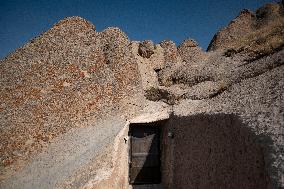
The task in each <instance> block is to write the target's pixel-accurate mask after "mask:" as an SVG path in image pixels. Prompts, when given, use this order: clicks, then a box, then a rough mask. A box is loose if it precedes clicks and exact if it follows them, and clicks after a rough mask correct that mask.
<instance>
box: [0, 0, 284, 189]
mask: <svg viewBox="0 0 284 189" xmlns="http://www.w3.org/2000/svg"><path fill="white" fill-rule="evenodd" d="M283 31H284V8H283V2H281V3H274V4H267V5H265V6H263V7H261V8H260V9H258V10H257V11H256V12H255V13H253V12H251V11H248V10H243V11H241V13H240V15H239V16H238V17H236V18H235V19H234V20H233V21H232V22H231V23H229V25H228V26H227V27H225V28H223V29H221V30H220V31H219V32H217V33H216V35H215V36H214V38H213V39H212V41H211V43H210V45H209V47H208V52H205V51H203V50H202V49H201V48H200V47H199V46H198V44H197V42H196V41H194V40H193V39H187V40H185V41H184V42H183V43H182V44H181V45H179V46H178V47H177V46H176V45H175V43H174V42H172V41H162V42H161V43H160V44H154V43H153V42H152V41H150V40H145V41H143V42H138V41H130V40H129V39H128V37H127V36H126V35H125V34H124V33H123V32H122V31H121V30H120V29H118V28H108V29H106V30H104V31H102V32H97V31H96V29H95V26H94V25H92V24H91V23H89V22H88V21H86V20H84V19H82V18H80V17H69V18H66V19H64V20H61V21H59V22H58V23H57V24H55V25H54V26H53V27H52V28H51V29H50V30H48V31H47V32H45V33H43V34H41V35H40V36H39V37H37V38H35V39H33V40H31V41H30V42H29V43H27V44H26V45H24V46H23V47H21V48H19V49H17V50H16V51H15V52H13V53H11V54H10V55H8V56H7V57H6V58H4V59H3V60H1V61H0V73H1V77H0V85H1V89H0V90H1V92H0V99H1V102H0V103H1V104H0V133H1V135H0V137H1V138H0V158H1V159H0V160H1V162H0V164H1V165H0V183H1V184H0V186H1V188H2V187H3V188H31V187H43V188H56V187H57V188H80V187H83V186H85V188H88V187H89V188H92V187H93V186H95V185H97V184H98V183H97V182H99V181H101V180H102V179H103V178H105V177H107V175H111V173H106V172H103V173H101V172H99V171H97V170H99V169H98V167H104V166H105V167H108V166H109V165H108V164H107V163H102V162H107V161H112V159H111V158H109V156H108V154H111V153H112V150H110V149H111V145H112V142H113V140H114V135H115V134H117V132H118V131H119V130H120V129H122V128H123V125H124V123H126V121H127V120H129V119H132V118H134V117H135V116H139V115H141V114H145V113H147V114H152V115H156V114H155V113H157V112H158V113H159V111H161V112H163V111H164V110H166V111H169V112H170V114H171V115H174V116H176V117H188V118H189V120H190V119H192V120H193V122H194V121H196V120H195V117H196V115H197V114H198V115H197V117H198V119H200V120H201V121H202V119H203V117H202V116H205V117H204V119H205V120H207V117H206V115H210V116H211V117H213V118H214V117H215V114H222V115H223V114H224V115H234V116H236V115H237V116H238V119H240V122H242V123H241V125H245V126H243V127H246V129H248V130H249V131H250V132H252V133H253V135H255V136H256V138H257V140H256V142H257V144H259V145H260V146H261V147H260V148H261V150H259V151H261V153H262V151H263V154H262V155H263V158H262V155H261V156H259V157H257V159H264V160H263V161H264V163H263V164H265V166H264V167H265V175H268V176H267V177H265V179H266V180H265V181H263V182H261V183H264V184H262V185H263V187H264V188H281V187H284V168H283V164H284V159H283V152H284V141H283V138H284V129H283V127H284V119H283V117H284V113H283V112H284V111H283V107H284V96H283V94H284V67H283V63H284V50H283V46H284V33H283ZM200 115H201V117H200ZM212 115H213V116H212ZM217 117H218V116H217ZM225 117H226V119H227V117H228V116H225ZM211 119H212V118H210V120H211ZM214 119H215V118H214ZM175 120H179V118H175ZM185 120H187V118H186V119H185ZM228 120H230V118H228ZM196 122H197V123H199V121H196ZM181 125H184V127H186V125H187V123H185V122H184V123H181ZM212 127H213V128H214V124H213V123H212ZM216 127H217V126H216ZM204 128H207V126H204ZM218 128H219V126H218ZM208 129H209V128H208ZM177 130H179V128H177ZM188 130H190V129H188ZM197 130H200V132H202V129H201V128H200V129H197ZM219 130H220V128H219ZM179 132H180V131H179ZM191 132H192V131H191ZM228 132H229V131H228ZM229 133H231V134H232V135H234V134H235V133H232V132H229ZM188 136H191V135H188ZM202 136H203V135H202ZM210 136H211V135H210ZM100 137H101V139H104V140H100ZM196 137H198V135H196ZM211 137H212V136H211ZM234 137H235V138H237V139H238V140H243V139H239V138H238V137H239V136H238V135H237V134H236V136H235V135H234ZM213 138H214V137H213ZM228 138H229V136H228ZM225 139H226V138H225ZM185 140H187V139H185ZM67 141H69V142H67ZM254 142H255V141H253V142H252V141H249V142H248V143H246V142H244V143H246V144H248V146H249V145H251V144H254ZM107 145H110V147H108V148H106V149H107V150H104V147H105V146H107ZM100 146H103V147H102V148H98V150H97V151H96V152H94V149H95V148H97V147H100ZM59 147H60V148H59ZM116 148H117V147H116ZM80 149H81V150H80ZM82 149H84V150H82ZM65 150H66V151H65ZM116 151H117V150H116ZM71 152H72V153H71ZM79 152H80V153H79ZM98 154H100V155H98ZM247 154H250V152H247ZM104 155H105V156H104ZM238 156H239V154H238ZM82 157H85V159H84V158H82ZM97 157H98V158H99V160H101V161H99V162H98V159H96V158H97ZM104 157H105V158H104ZM240 157H245V158H249V157H248V156H245V155H244V156H240ZM62 158H63V159H62ZM117 158H119V157H117ZM121 158H122V157H121ZM82 159H83V160H82ZM93 159H95V160H94V161H93ZM61 161H66V163H65V164H64V163H62V162H61ZM88 161H91V162H92V163H91V164H90V165H91V166H89V167H88V166H87V165H89V164H88V163H86V162H88ZM224 161H227V160H224ZM59 162H61V163H59ZM118 162H119V161H118ZM248 162H250V160H248ZM89 163H90V162H89ZM62 164H64V166H62ZM228 164H229V163H228ZM115 165H116V164H112V166H115ZM35 167H41V168H42V170H37V169H36V170H34V169H35ZM90 167H91V168H90ZM90 169H92V170H91V171H90ZM31 170H32V171H31ZM244 170H250V169H249V168H247V169H244ZM109 172H111V171H109ZM205 172H206V171H205ZM116 174H118V173H116ZM194 174H195V173H194ZM200 174H201V173H200ZM229 174H234V173H231V172H230V173H229ZM240 174H241V173H240ZM261 174H262V173H261ZM263 174H264V173H263ZM53 175H56V176H53ZM102 175H103V176H102ZM189 175H190V174H189ZM203 176H204V175H197V177H198V178H200V177H203ZM229 176H232V177H233V175H229ZM91 177H92V179H93V180H92V179H91ZM100 177H101V180H100V179H99V178H100ZM112 177H117V178H118V177H119V174H118V175H117V176H113V175H111V178H112ZM45 178H47V179H45ZM94 178H95V179H94ZM240 178H243V176H242V177H240ZM256 178H259V177H256ZM108 179H109V178H108ZM90 180H92V181H90ZM184 181H185V182H186V179H185V180H184ZM108 182H110V183H111V184H110V185H109V186H112V187H114V188H119V187H118V185H116V184H121V183H116V182H114V181H112V180H111V181H108ZM220 182H221V184H222V181H220ZM224 182H225V181H224ZM242 182H244V183H251V184H248V185H245V184H244V185H237V184H238V183H239V182H238V181H236V182H234V183H236V185H235V186H234V187H232V188H238V187H240V186H242V187H243V186H246V187H247V188H253V187H255V186H259V185H258V184H257V182H258V181H257V180H255V181H251V180H248V181H242ZM86 183H87V184H86ZM226 183H229V181H228V180H227V181H226ZM219 184H220V183H219ZM223 184H224V183H223ZM98 185H100V184H98ZM264 185H265V186H264ZM87 186H88V187H87ZM211 186H212V187H213V188H214V187H216V188H217V187H218V186H217V185H211ZM222 186H224V187H225V185H222ZM194 187H201V188H202V186H201V185H199V186H196V185H194V186H193V185H192V186H188V188H194ZM125 188H126V187H125ZM203 188H206V187H203Z"/></svg>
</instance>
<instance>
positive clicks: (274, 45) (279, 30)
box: [225, 18, 284, 61]
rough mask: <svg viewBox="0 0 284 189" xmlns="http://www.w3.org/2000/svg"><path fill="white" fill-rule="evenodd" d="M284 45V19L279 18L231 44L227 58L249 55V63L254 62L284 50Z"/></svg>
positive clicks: (227, 51) (226, 54)
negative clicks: (240, 54) (237, 54)
mask: <svg viewBox="0 0 284 189" xmlns="http://www.w3.org/2000/svg"><path fill="white" fill-rule="evenodd" d="M283 45H284V18H279V19H277V20H275V21H273V22H271V23H270V24H269V25H267V26H266V27H264V28H261V29H259V30H256V31H254V32H251V33H249V34H248V35H245V36H244V37H242V38H240V39H239V40H237V41H234V42H233V43H231V45H230V46H229V48H228V49H227V50H226V52H225V56H228V57H230V56H232V55H234V54H236V53H246V54H248V55H249V59H248V61H253V60H256V59H258V58H261V57H263V56H267V55H269V54H272V53H273V52H275V51H278V50H280V49H281V48H283Z"/></svg>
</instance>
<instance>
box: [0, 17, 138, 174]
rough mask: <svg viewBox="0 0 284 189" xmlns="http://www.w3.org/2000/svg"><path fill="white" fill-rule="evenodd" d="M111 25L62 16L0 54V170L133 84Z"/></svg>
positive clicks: (108, 106)
mask: <svg viewBox="0 0 284 189" xmlns="http://www.w3.org/2000/svg"><path fill="white" fill-rule="evenodd" d="M129 44H130V41H129V39H128V38H127V36H126V35H125V34H124V33H123V32H122V31H121V30H120V29H118V28H108V29H106V30H104V31H102V32H96V30H95V26H94V25H93V24H91V23H90V22H88V21H86V20H84V19H82V18H79V17H69V18H66V19H64V20H61V21H60V22H58V23H57V24H55V25H54V26H53V27H52V28H51V29H50V30H48V31H47V32H45V33H43V34H42V35H40V36H39V37H37V38H35V39H33V40H31V41H30V42H29V43H27V44H26V45H24V46H23V47H22V48H20V49H17V50H16V51H15V52H14V53H12V54H10V55H8V56H7V57H6V58H5V59H3V60H1V62H0V65H1V66H0V74H1V78H0V85H1V89H0V90H1V92H0V99H1V104H0V133H1V136H0V137H1V139H0V141H1V145H0V157H1V162H0V163H1V172H2V171H3V170H4V168H6V167H9V165H11V164H14V163H15V162H17V161H18V160H26V159H28V158H29V156H30V155H31V154H33V153H34V152H36V151H37V150H40V149H41V148H42V147H44V146H46V145H48V144H49V142H50V141H51V140H52V139H53V138H55V137H57V136H59V135H60V134H63V133H65V132H66V131H68V130H70V129H72V128H75V127H82V126H84V125H88V124H89V123H94V120H97V119H101V118H102V117H103V116H107V115H108V114H112V113H114V112H116V113H119V112H122V111H123V110H122V109H123V108H121V105H120V104H121V102H122V101H125V100H126V99H127V98H129V97H130V96H133V95H134V94H139V91H140V89H139V88H140V87H139V86H140V80H141V79H140V75H139V72H138V67H137V64H135V60H134V56H133V54H132V53H131V50H130V47H129Z"/></svg>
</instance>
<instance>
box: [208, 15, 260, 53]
mask: <svg viewBox="0 0 284 189" xmlns="http://www.w3.org/2000/svg"><path fill="white" fill-rule="evenodd" d="M254 22H255V15H254V14H253V13H252V12H250V11H249V10H242V11H241V12H240V15H239V16H238V17H236V18H235V19H234V20H232V21H231V22H230V24H229V25H228V26H227V27H225V28H223V29H221V30H220V31H219V32H218V33H217V34H215V35H214V37H213V39H212V41H211V42H210V44H209V46H208V49H207V50H208V51H212V50H217V49H221V48H226V47H227V46H228V45H229V44H230V43H232V42H233V41H235V40H238V39H239V38H240V37H242V36H244V35H246V34H248V33H250V32H252V31H253V29H254V28H253V27H254Z"/></svg>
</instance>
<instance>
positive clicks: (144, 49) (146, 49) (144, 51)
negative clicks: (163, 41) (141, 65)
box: [138, 40, 155, 58]
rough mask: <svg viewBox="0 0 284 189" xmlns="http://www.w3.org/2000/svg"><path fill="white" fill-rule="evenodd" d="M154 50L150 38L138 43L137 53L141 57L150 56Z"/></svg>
mask: <svg viewBox="0 0 284 189" xmlns="http://www.w3.org/2000/svg"><path fill="white" fill-rule="evenodd" d="M154 50H155V46H154V43H153V42H152V41H150V40H146V41H143V42H142V43H140V44H139V49H138V53H139V55H140V56H142V57H143V58H150V56H151V55H152V54H154Z"/></svg>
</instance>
